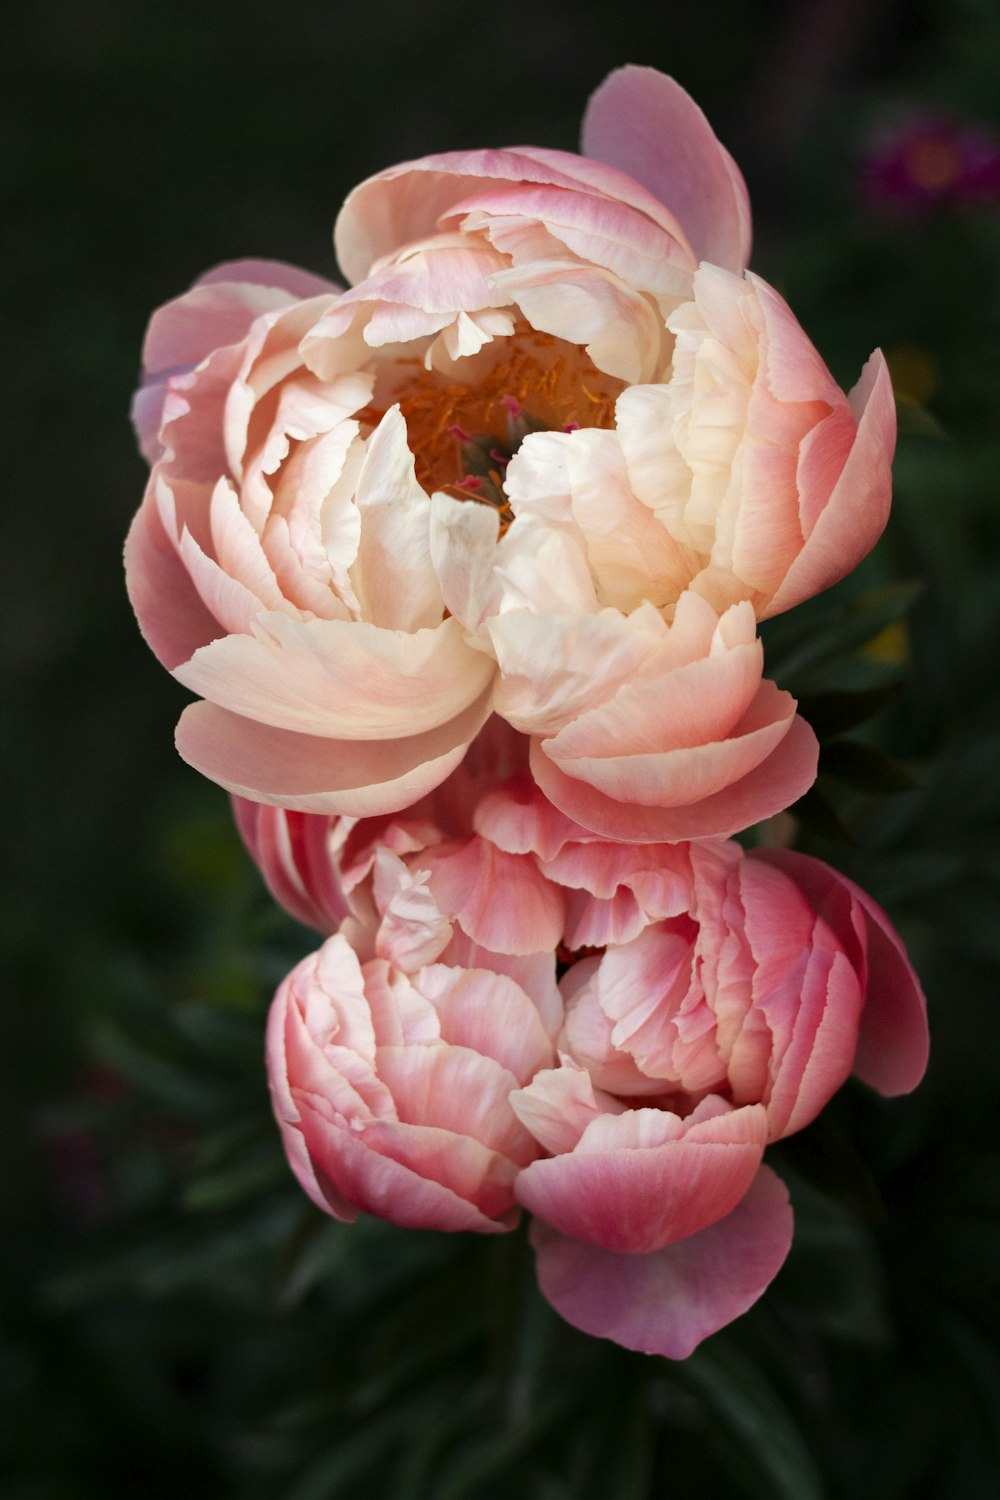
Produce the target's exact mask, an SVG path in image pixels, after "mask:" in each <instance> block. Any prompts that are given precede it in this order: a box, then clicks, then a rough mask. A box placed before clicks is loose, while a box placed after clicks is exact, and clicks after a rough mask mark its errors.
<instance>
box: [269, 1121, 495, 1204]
mask: <svg viewBox="0 0 1000 1500" xmlns="http://www.w3.org/2000/svg"><path fill="white" fill-rule="evenodd" d="M299 1110H300V1114H301V1130H302V1135H303V1139H304V1141H305V1145H306V1148H307V1150H308V1152H309V1157H310V1160H311V1162H312V1165H313V1168H314V1170H315V1173H316V1181H317V1183H318V1185H319V1188H320V1190H321V1192H323V1193H324V1194H327V1193H328V1191H329V1192H330V1196H331V1201H332V1202H344V1201H346V1202H348V1203H352V1204H354V1205H355V1206H356V1207H357V1208H363V1209H364V1210H365V1212H366V1213H370V1214H375V1215H377V1217H379V1218H380V1219H388V1220H389V1221H390V1223H393V1224H400V1225H402V1226H403V1227H404V1228H408V1229H409V1228H413V1229H444V1230H456V1229H474V1230H477V1231H478V1232H479V1233H480V1234H500V1233H502V1232H503V1231H504V1230H505V1229H510V1228H512V1227H513V1223H512V1219H513V1215H511V1216H510V1218H509V1219H507V1221H505V1222H497V1221H496V1220H495V1219H491V1218H488V1217H487V1216H486V1215H485V1214H483V1213H481V1212H480V1210H479V1209H478V1208H476V1206H475V1205H474V1204H473V1203H470V1202H469V1201H468V1200H467V1199H465V1198H463V1197H461V1196H460V1195H459V1194H458V1193H455V1192H453V1191H452V1190H451V1188H449V1187H446V1186H444V1185H442V1184H441V1183H439V1182H435V1181H433V1180H431V1179H430V1178H427V1177H423V1176H421V1175H420V1173H419V1172H415V1171H414V1170H413V1169H412V1168H411V1167H409V1166H407V1165H406V1164H405V1163H402V1162H398V1161H394V1160H393V1159H392V1158H391V1157H389V1156H383V1155H382V1154H381V1152H380V1151H378V1150H372V1149H370V1148H369V1147H368V1146H366V1145H365V1143H364V1140H363V1138H359V1137H358V1136H357V1135H355V1134H353V1133H352V1132H351V1131H350V1130H348V1129H345V1128H344V1127H343V1126H340V1125H337V1124H334V1123H333V1122H332V1121H331V1120H328V1119H327V1118H326V1117H325V1116H324V1115H322V1114H321V1113H319V1111H318V1110H317V1109H315V1108H313V1107H311V1103H310V1096H307V1097H306V1098H304V1099H300V1100H299ZM375 1139H376V1140H377V1139H378V1137H377V1136H376V1137H375Z"/></svg>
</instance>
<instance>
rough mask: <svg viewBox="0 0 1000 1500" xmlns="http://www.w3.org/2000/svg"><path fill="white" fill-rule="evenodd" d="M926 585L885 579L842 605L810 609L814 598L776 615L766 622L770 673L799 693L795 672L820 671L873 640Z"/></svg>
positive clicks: (823, 604)
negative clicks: (885, 581) (878, 585)
mask: <svg viewBox="0 0 1000 1500" xmlns="http://www.w3.org/2000/svg"><path fill="white" fill-rule="evenodd" d="M923 587H924V585H923V583H922V582H921V581H920V580H913V581H909V582H905V583H888V584H883V585H881V586H880V587H879V588H874V589H868V590H867V592H865V593H863V594H860V595H859V596H858V597H857V598H855V599H851V600H850V601H848V602H847V603H846V604H842V605H840V607H839V608H838V609H831V608H830V607H829V605H828V604H827V603H826V601H821V602H820V603H819V604H817V605H815V606H814V607H813V608H812V609H810V607H809V604H810V603H811V601H810V602H809V603H807V604H806V605H803V606H799V608H798V609H795V610H790V611H789V613H788V614H786V615H779V616H778V617H777V619H775V620H765V621H763V622H762V626H761V635H762V637H763V640H764V659H765V661H766V663H767V673H768V676H769V677H773V678H775V679H776V680H777V681H779V682H780V683H781V685H782V687H787V688H789V689H790V690H791V691H793V692H795V693H796V694H798V693H802V692H804V691H805V690H806V688H805V683H803V684H802V686H799V687H797V686H796V685H795V679H796V677H798V676H802V675H803V674H805V673H806V672H807V671H809V672H812V673H813V674H815V669H816V668H817V667H819V666H821V665H824V664H826V663H829V662H831V661H833V660H834V659H835V658H837V657H843V656H846V655H848V654H849V653H850V652H853V651H856V650H857V649H858V647H859V646H863V645H864V644H865V643H866V642H867V641H870V640H872V639H873V638H874V637H875V636H876V635H878V634H879V632H880V631H882V630H884V629H885V627H886V626H887V625H892V624H893V623H894V622H895V621H896V620H899V619H901V618H902V617H903V616H904V615H905V614H906V612H907V610H908V609H910V607H911V606H912V605H913V603H914V602H915V601H916V600H917V599H918V598H919V596H920V594H921V593H922V591H923ZM807 611H808V614H809V615H810V616H811V618H810V619H808V620H807V619H805V618H803V615H804V614H805V613H806V612H807ZM813 680H814V679H813Z"/></svg>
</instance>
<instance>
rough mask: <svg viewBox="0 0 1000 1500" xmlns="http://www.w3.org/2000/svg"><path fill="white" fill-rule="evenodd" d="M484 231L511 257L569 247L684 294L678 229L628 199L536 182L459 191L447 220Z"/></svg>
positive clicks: (638, 283) (635, 280)
mask: <svg viewBox="0 0 1000 1500" xmlns="http://www.w3.org/2000/svg"><path fill="white" fill-rule="evenodd" d="M456 221H457V222H459V223H460V225H461V228H462V229H463V230H464V231H465V232H466V233H467V234H468V233H481V234H483V235H485V236H486V237H487V238H488V239H489V241H490V243H491V244H493V245H495V246H496V247H497V248H498V249H500V250H502V251H503V252H504V253H505V254H508V255H510V256H511V258H512V260H513V261H514V264H515V265H516V264H518V263H519V262H521V261H530V260H534V259H537V258H539V257H540V256H544V257H545V258H551V257H552V255H553V253H554V254H555V255H557V256H561V251H562V250H563V249H565V250H569V251H571V252H572V253H573V255H575V256H576V257H577V258H578V259H579V260H581V261H587V262H589V263H590V264H591V265H595V266H601V267H603V268H604V269H605V270H607V271H611V272H612V273H613V274H614V275H615V276H617V277H619V278H620V280H622V281H624V282H626V283H628V285H629V286H634V287H638V288H640V289H641V290H642V291H647V292H653V293H654V294H657V295H659V296H663V297H667V298H671V297H680V296H685V295H688V293H689V289H690V284H691V269H692V260H691V255H690V252H689V251H688V250H687V248H686V246H684V245H683V244H682V243H680V242H679V240H678V238H677V236H676V234H675V233H670V232H669V231H667V230H665V228H664V226H663V225H662V224H658V223H655V222H654V221H653V220H652V219H650V217H649V216H648V215H647V214H645V213H643V212H641V211H640V210H639V209H637V208H635V207H633V206H632V205H630V204H627V203H624V202H621V201H620V200H616V199H614V198H609V197H606V196H598V195H597V194H595V193H590V192H580V191H578V190H575V189H569V188H565V187H550V186H547V185H542V184H538V183H504V184H503V185H497V186H494V187H491V188H489V189H485V190H482V191H480V192H478V193H475V194H472V195H470V196H469V197H466V198H463V199H462V200H461V201H460V202H458V203H456V204H455V206H454V207H453V208H451V209H450V210H449V211H448V215H447V219H446V221H445V222H456Z"/></svg>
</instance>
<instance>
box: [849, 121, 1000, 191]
mask: <svg viewBox="0 0 1000 1500" xmlns="http://www.w3.org/2000/svg"><path fill="white" fill-rule="evenodd" d="M862 191H863V194H864V198H865V202H866V203H867V204H868V206H869V207H870V208H874V209H883V210H886V209H888V210H890V211H893V212H897V213H899V212H903V213H920V212H924V211H927V210H930V209H932V208H935V207H937V206H938V205H941V204H956V203H958V204H962V203H975V202H979V203H982V202H990V201H992V202H998V201H1000V136H997V135H995V134H994V133H993V132H992V131H990V130H987V129H985V128H984V127H982V126H978V125H970V124H967V123H966V122H964V121H961V120H955V119H949V118H947V117H946V116H943V115H935V114H932V113H929V112H928V113H925V114H917V115H911V116H909V117H908V118H907V119H905V120H903V121H901V122H897V123H896V124H895V125H893V126H892V127H890V128H889V129H888V130H885V131H884V132H882V134H881V135H880V136H879V138H878V139H877V140H876V141H875V142H874V143H873V144H872V146H871V147H870V149H869V150H868V152H867V154H866V157H865V161H864V164H863V167H862Z"/></svg>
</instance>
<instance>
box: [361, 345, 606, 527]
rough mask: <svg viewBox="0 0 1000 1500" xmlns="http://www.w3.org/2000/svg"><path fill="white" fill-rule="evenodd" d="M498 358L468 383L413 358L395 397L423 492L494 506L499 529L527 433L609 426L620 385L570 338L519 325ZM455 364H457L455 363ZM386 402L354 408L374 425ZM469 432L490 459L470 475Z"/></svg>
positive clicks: (506, 521)
mask: <svg viewBox="0 0 1000 1500" xmlns="http://www.w3.org/2000/svg"><path fill="white" fill-rule="evenodd" d="M498 356H499V357H498V358H497V359H496V361H495V363H493V364H492V365H490V366H488V367H487V368H486V369H485V370H482V368H481V363H480V361H479V360H477V361H476V362H475V366H474V368H475V369H476V378H475V380H474V381H472V382H469V383H462V382H459V381H456V380H448V379H447V378H446V377H444V376H443V375H441V374H440V373H438V372H437V371H434V370H426V369H424V368H423V367H422V366H420V365H419V364H418V362H417V360H413V361H412V364H413V366H414V367H415V368H414V375H413V379H412V381H410V382H408V383H407V384H406V386H405V387H404V389H403V390H402V391H401V392H400V393H398V394H397V396H396V400H397V401H398V403H399V407H400V410H401V412H402V414H403V417H404V418H405V420H406V429H407V435H408V439H409V445H410V449H411V451H412V453H413V456H414V461H415V467H416V477H417V481H418V483H419V484H420V485H422V487H423V488H424V489H425V490H426V491H427V492H428V493H430V492H432V491H434V490H443V491H444V492H445V494H449V495H453V496H454V497H455V498H456V499H458V500H477V501H479V502H481V503H486V504H490V505H493V506H495V508H496V509H497V510H498V512H499V514H500V517H501V533H502V532H503V531H505V530H506V528H507V527H508V526H509V525H510V523H511V521H512V520H513V515H512V512H511V509H510V504H509V502H508V500H507V497H506V495H505V494H504V490H503V481H504V470H505V468H506V460H505V458H504V456H503V451H504V450H506V451H507V452H509V453H513V452H514V451H515V450H516V448H517V447H518V446H519V444H520V441H521V438H522V437H523V436H524V434H525V433H526V432H531V431H539V430H543V429H545V430H549V431H557V432H558V431H571V430H572V429H573V428H575V427H611V426H613V424H614V409H615V401H616V399H617V397H618V395H619V393H620V392H621V390H622V388H623V385H622V382H621V381H619V380H615V379H613V378H612V377H611V376H608V375H605V374H603V373H602V372H601V371H600V370H597V369H596V368H595V367H594V365H593V364H591V362H590V360H589V359H588V358H587V356H586V355H585V354H584V352H583V350H581V349H578V348H577V346H576V345H574V344H567V343H565V342H564V341H563V340H561V339H556V338H553V337H552V336H551V335H550V334H546V333H539V332H537V331H536V330H535V329H532V328H527V327H524V326H523V325H522V327H520V328H519V329H518V330H517V331H516V332H515V335H514V336H513V337H512V338H509V339H504V340H503V342H502V343H501V344H500V345H499V346H498ZM459 368H460V367H459ZM385 412H386V407H382V406H380V405H378V403H377V402H372V403H371V404H370V405H369V406H366V407H365V408H364V410H363V411H361V412H359V413H358V417H359V420H360V421H361V422H362V424H363V426H364V427H366V428H369V429H371V428H374V427H375V426H376V425H377V424H378V423H379V422H380V421H381V420H382V418H383V417H384V415H385ZM466 437H467V438H468V439H469V440H470V441H471V443H472V444H473V445H475V447H476V448H477V449H481V450H482V451H483V452H485V453H487V454H489V455H490V456H491V457H493V458H495V459H496V461H497V463H496V467H495V468H488V469H487V471H486V474H485V475H481V476H477V475H474V474H470V473H469V464H468V461H467V446H468V445H467V443H466V442H465V441H464V440H463V439H465V438H466Z"/></svg>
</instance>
